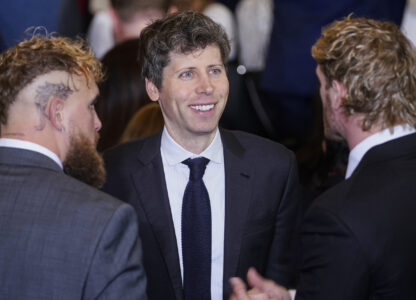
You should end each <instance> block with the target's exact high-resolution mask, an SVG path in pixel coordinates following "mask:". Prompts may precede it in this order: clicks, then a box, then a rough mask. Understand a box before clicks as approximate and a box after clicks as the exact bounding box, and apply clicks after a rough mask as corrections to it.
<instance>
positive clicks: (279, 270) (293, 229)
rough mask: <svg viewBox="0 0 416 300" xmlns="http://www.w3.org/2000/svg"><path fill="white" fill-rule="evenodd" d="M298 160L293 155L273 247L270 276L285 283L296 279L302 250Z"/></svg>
mask: <svg viewBox="0 0 416 300" xmlns="http://www.w3.org/2000/svg"><path fill="white" fill-rule="evenodd" d="M299 193H300V190H299V181H298V172H297V166H296V161H295V158H294V156H293V155H291V156H290V163H289V170H288V172H287V180H286V184H285V188H284V190H283V194H282V195H281V200H280V205H279V207H278V210H277V214H276V220H275V228H274V238H273V241H272V244H271V247H270V254H269V259H268V260H269V261H268V264H267V268H266V276H267V277H269V278H273V279H274V280H275V281H276V282H278V283H279V284H281V285H283V286H285V287H294V286H295V284H296V282H295V280H296V259H297V257H298V255H299V254H298V250H299V230H300V217H301V216H300V213H299V212H300V201H299Z"/></svg>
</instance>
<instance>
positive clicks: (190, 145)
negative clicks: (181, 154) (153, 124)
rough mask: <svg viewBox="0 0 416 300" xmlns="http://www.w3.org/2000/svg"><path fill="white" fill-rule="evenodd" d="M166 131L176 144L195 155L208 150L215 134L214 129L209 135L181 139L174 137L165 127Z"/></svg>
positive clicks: (173, 133) (181, 137) (177, 136)
mask: <svg viewBox="0 0 416 300" xmlns="http://www.w3.org/2000/svg"><path fill="white" fill-rule="evenodd" d="M166 129H167V131H168V132H169V135H170V136H171V137H172V139H173V140H174V141H175V142H176V143H178V144H179V145H180V146H181V147H183V148H184V149H185V150H187V151H189V152H192V153H193V154H197V155H198V154H201V153H202V152H203V151H204V150H205V149H207V148H208V146H209V145H210V144H211V142H212V141H213V139H214V137H215V134H216V132H217V129H215V130H214V131H213V132H211V133H209V134H201V135H190V136H188V137H183V136H179V135H175V132H172V131H171V130H169V128H167V127H166Z"/></svg>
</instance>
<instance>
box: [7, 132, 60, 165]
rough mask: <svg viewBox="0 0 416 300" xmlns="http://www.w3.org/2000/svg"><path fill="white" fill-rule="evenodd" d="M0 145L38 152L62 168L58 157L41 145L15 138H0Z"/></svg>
mask: <svg viewBox="0 0 416 300" xmlns="http://www.w3.org/2000/svg"><path fill="white" fill-rule="evenodd" d="M0 147H9V148H17V149H24V150H30V151H35V152H38V153H40V154H43V155H45V156H47V157H49V158H50V159H52V160H53V161H54V162H56V163H57V164H58V166H59V167H61V169H63V166H62V162H61V160H60V159H59V157H58V156H57V155H56V154H55V153H53V152H52V151H51V150H49V149H47V148H45V147H43V146H41V145H38V144H35V143H32V142H28V141H22V140H17V139H8V138H0Z"/></svg>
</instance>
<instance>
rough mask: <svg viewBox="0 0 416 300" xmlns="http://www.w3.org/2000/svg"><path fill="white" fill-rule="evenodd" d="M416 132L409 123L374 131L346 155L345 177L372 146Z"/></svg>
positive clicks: (349, 174) (347, 176) (350, 173)
mask: <svg viewBox="0 0 416 300" xmlns="http://www.w3.org/2000/svg"><path fill="white" fill-rule="evenodd" d="M414 132H416V129H415V128H413V127H411V126H410V125H407V124H406V125H397V126H394V127H393V128H386V129H383V130H381V131H379V132H376V133H374V134H372V135H370V136H369V137H367V138H365V139H364V140H362V141H361V142H360V143H358V144H357V145H356V146H355V147H354V148H353V149H352V150H351V152H350V155H349V157H348V166H347V172H346V174H345V179H347V178H349V177H350V176H351V175H352V173H353V172H354V170H355V169H356V168H357V166H358V164H359V163H360V161H361V159H362V158H363V156H364V155H365V154H366V153H367V151H368V150H370V149H371V148H373V147H374V146H377V145H380V144H383V143H385V142H388V141H391V140H394V139H397V138H400V137H403V136H405V135H408V134H411V133H414Z"/></svg>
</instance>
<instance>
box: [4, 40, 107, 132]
mask: <svg viewBox="0 0 416 300" xmlns="http://www.w3.org/2000/svg"><path fill="white" fill-rule="evenodd" d="M52 71H65V72H68V73H69V74H71V75H78V76H82V75H84V76H85V78H86V80H87V84H88V85H89V84H90V83H91V80H95V81H96V82H99V81H101V80H102V78H103V73H102V69H101V63H100V62H99V61H98V60H97V59H96V58H95V57H94V55H93V54H92V52H91V50H90V48H89V47H88V46H87V45H86V44H85V42H84V41H83V40H82V39H77V40H71V39H69V38H65V37H55V36H52V35H45V36H40V35H34V36H33V37H32V38H30V39H27V40H24V41H22V42H20V43H19V44H17V45H15V46H14V47H12V48H10V49H8V50H6V51H4V52H3V53H1V54H0V122H1V124H6V123H7V113H8V109H9V107H10V105H11V104H12V103H13V102H14V101H15V99H16V96H17V95H18V93H19V92H20V91H21V90H22V89H23V88H25V87H26V86H27V85H28V84H30V83H31V82H32V81H33V80H34V79H35V78H36V77H38V76H40V75H43V74H46V73H49V72H52Z"/></svg>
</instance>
